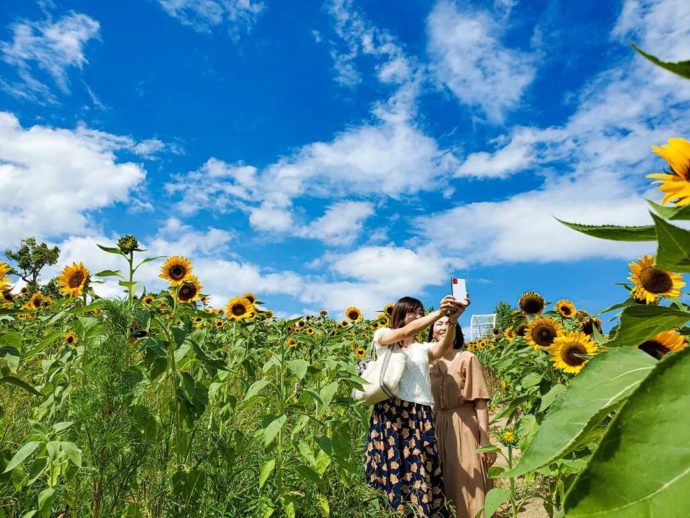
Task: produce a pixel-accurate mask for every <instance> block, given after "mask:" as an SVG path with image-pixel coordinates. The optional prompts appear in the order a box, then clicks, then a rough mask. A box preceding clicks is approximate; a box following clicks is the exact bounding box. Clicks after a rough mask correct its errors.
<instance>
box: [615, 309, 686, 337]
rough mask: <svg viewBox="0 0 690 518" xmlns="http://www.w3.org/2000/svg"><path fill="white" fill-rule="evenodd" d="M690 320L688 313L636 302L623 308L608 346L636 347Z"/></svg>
mask: <svg viewBox="0 0 690 518" xmlns="http://www.w3.org/2000/svg"><path fill="white" fill-rule="evenodd" d="M688 320H690V313H689V312H687V311H682V310H679V309H674V308H670V307H664V306H653V305H646V304H636V305H634V306H629V307H627V308H625V309H624V310H623V313H622V314H621V323H620V327H619V329H618V333H616V336H614V337H613V338H612V339H611V340H610V341H609V342H608V346H609V347H637V346H638V345H639V344H641V343H643V342H644V341H646V340H647V339H649V338H651V337H653V336H655V335H656V334H658V333H660V332H662V331H666V330H668V329H671V328H673V327H678V326H680V325H683V324H685V323H686V322H687V321H688Z"/></svg>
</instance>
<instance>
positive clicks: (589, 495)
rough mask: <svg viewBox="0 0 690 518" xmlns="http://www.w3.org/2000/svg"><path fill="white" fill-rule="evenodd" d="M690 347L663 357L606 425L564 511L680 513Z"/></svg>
mask: <svg viewBox="0 0 690 518" xmlns="http://www.w3.org/2000/svg"><path fill="white" fill-rule="evenodd" d="M688 377H690V349H685V350H684V351H682V352H680V353H678V354H674V355H671V356H670V357H668V358H665V359H664V360H662V361H661V362H659V364H658V365H657V367H656V368H655V369H654V371H653V372H652V373H651V374H650V375H649V376H648V377H647V379H646V380H644V381H643V382H642V384H641V385H640V386H639V387H638V389H637V390H636V391H635V393H634V394H633V395H632V396H631V397H630V398H629V400H628V402H627V404H626V405H625V406H624V407H623V408H622V409H621V411H620V412H619V413H618V415H617V416H616V418H615V419H614V420H613V422H612V423H611V425H610V426H609V428H608V430H607V431H606V434H605V435H604V437H603V439H602V440H601V443H600V445H599V448H598V449H597V451H596V452H595V454H594V456H593V457H592V459H591V460H590V462H589V463H588V465H587V468H586V469H585V470H584V471H583V472H582V473H581V474H580V475H579V477H578V478H577V480H576V482H575V484H574V485H573V487H572V489H571V490H570V491H569V492H568V495H567V497H566V501H565V511H566V515H567V516H573V517H575V516H592V515H594V514H597V515H604V514H607V515H610V516H617V517H622V518H625V517H637V516H652V517H654V516H680V515H681V514H683V513H684V511H682V510H683V509H687V508H688V506H690V476H689V474H690V471H689V469H688V466H690V428H688V422H687V416H688V414H689V413H690V385H688Z"/></svg>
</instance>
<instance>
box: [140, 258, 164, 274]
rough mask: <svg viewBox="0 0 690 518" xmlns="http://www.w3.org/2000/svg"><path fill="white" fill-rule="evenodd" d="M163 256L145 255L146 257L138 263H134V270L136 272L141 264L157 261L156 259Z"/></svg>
mask: <svg viewBox="0 0 690 518" xmlns="http://www.w3.org/2000/svg"><path fill="white" fill-rule="evenodd" d="M163 257H165V256H164V255H159V256H156V257H147V258H146V259H144V260H143V261H141V262H140V263H139V264H138V265H136V266H135V267H134V271H135V272H136V271H137V270H138V269H139V267H140V266H141V265H142V264H146V263H150V262H151V261H157V260H158V259H162V258H163Z"/></svg>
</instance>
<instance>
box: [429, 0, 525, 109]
mask: <svg viewBox="0 0 690 518" xmlns="http://www.w3.org/2000/svg"><path fill="white" fill-rule="evenodd" d="M502 33H503V24H501V23H500V22H499V20H497V19H496V18H495V16H493V15H492V14H491V13H488V12H483V11H476V10H473V11H469V10H461V9H460V8H459V7H458V6H457V5H456V4H455V3H454V2H452V1H450V0H439V1H438V2H437V3H436V5H435V6H434V8H433V10H432V11H431V13H430V14H429V17H428V18H427V34H428V37H429V44H428V52H429V55H430V57H431V60H432V63H431V70H432V71H433V72H434V73H435V75H436V78H437V80H438V81H439V82H440V83H441V84H443V85H445V86H446V87H447V88H448V89H450V91H451V92H453V94H455V96H456V97H457V98H458V99H459V100H460V102H462V103H463V104H467V105H470V106H478V107H479V108H481V109H482V110H483V111H484V112H485V113H486V115H487V117H488V118H489V119H490V120H492V121H495V122H501V121H502V120H503V116H504V114H505V112H506V111H507V110H509V109H511V108H514V107H515V106H516V105H517V104H518V102H519V101H520V99H521V97H522V94H523V93H524V91H525V89H526V88H527V86H529V84H530V83H531V82H532V80H533V78H534V75H535V57H534V56H532V55H530V54H528V53H525V52H522V51H519V50H516V49H511V48H508V47H506V46H505V45H503V44H502V43H501V41H500V37H501V35H502Z"/></svg>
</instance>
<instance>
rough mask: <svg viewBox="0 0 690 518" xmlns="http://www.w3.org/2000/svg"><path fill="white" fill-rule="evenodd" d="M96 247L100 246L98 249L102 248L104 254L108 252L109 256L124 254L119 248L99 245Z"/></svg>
mask: <svg viewBox="0 0 690 518" xmlns="http://www.w3.org/2000/svg"><path fill="white" fill-rule="evenodd" d="M96 246H98V248H100V249H101V250H103V251H104V252H108V253H109V254H117V255H122V252H120V249H119V248H117V247H112V246H103V245H99V244H98V243H96Z"/></svg>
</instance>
